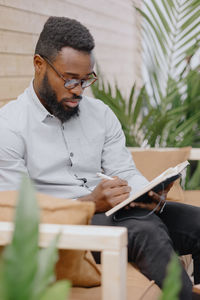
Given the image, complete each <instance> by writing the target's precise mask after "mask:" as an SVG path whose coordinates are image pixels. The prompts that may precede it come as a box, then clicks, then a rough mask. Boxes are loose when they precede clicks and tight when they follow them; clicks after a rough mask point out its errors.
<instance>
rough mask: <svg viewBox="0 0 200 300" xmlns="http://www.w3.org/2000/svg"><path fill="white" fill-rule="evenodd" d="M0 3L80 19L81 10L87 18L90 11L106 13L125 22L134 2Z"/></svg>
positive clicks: (5, 0)
mask: <svg viewBox="0 0 200 300" xmlns="http://www.w3.org/2000/svg"><path fill="white" fill-rule="evenodd" d="M139 1H141V0H139ZM139 1H138V2H139ZM55 2H56V4H55ZM0 4H1V5H4V6H7V7H11V8H16V7H17V8H18V9H20V10H24V11H29V12H34V13H37V14H43V15H61V13H62V15H65V16H68V17H74V18H76V17H78V18H79V19H80V17H81V14H80V13H79V12H80V10H81V11H82V12H83V13H84V14H86V16H85V17H84V16H82V17H83V18H85V19H87V20H88V19H90V12H91V13H92V14H96V15H98V16H99V15H101V16H102V15H105V16H107V17H109V18H116V19H119V20H121V21H123V22H125V23H129V22H131V21H132V16H133V10H132V2H131V1H130V0H128V1H127V0H126V1H118V3H117V2H116V0H101V1H93V0H84V1H82V0H79V1H74V0H66V1H60V0H57V1H52V0H40V1H27V0H0ZM87 13H88V16H87ZM82 21H83V19H82Z"/></svg>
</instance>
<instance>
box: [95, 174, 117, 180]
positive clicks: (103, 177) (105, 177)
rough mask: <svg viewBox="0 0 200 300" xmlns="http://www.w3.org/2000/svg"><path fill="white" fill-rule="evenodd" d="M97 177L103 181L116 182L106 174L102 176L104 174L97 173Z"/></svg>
mask: <svg viewBox="0 0 200 300" xmlns="http://www.w3.org/2000/svg"><path fill="white" fill-rule="evenodd" d="M97 176H99V177H100V178H102V179H108V180H114V178H112V177H110V176H107V175H105V174H102V173H97Z"/></svg>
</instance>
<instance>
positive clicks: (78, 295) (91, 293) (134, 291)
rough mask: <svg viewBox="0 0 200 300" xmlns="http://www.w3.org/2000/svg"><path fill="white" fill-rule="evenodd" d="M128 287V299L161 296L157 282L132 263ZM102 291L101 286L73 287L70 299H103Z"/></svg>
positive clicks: (129, 267)
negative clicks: (89, 287) (90, 287)
mask: <svg viewBox="0 0 200 300" xmlns="http://www.w3.org/2000/svg"><path fill="white" fill-rule="evenodd" d="M110 280H112V278H111V279H110ZM126 289H127V300H133V299H134V300H158V299H160V296H161V290H160V288H159V287H158V286H157V285H156V284H155V282H154V281H153V280H152V281H150V280H149V279H148V278H147V277H145V276H144V275H143V274H142V273H141V272H140V271H138V269H137V268H135V267H134V266H133V265H131V264H130V263H128V265H127V280H126ZM101 292H102V291H101V287H95V288H92V289H83V288H78V287H76V288H72V289H71V291H70V295H69V300H77V299H81V300H88V299H95V300H101V299H102V297H101Z"/></svg>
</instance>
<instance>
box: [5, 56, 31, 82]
mask: <svg viewBox="0 0 200 300" xmlns="http://www.w3.org/2000/svg"><path fill="white" fill-rule="evenodd" d="M0 66H1V68H0V77H2V76H4V77H8V76H12V77H14V76H16V77H17V76H24V77H25V76H29V77H30V76H33V57H32V56H24V55H9V54H1V53H0Z"/></svg>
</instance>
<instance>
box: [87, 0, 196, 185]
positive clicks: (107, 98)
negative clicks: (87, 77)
mask: <svg viewBox="0 0 200 300" xmlns="http://www.w3.org/2000/svg"><path fill="white" fill-rule="evenodd" d="M136 9H137V11H138V13H139V14H140V15H141V16H142V39H143V46H144V56H143V61H144V67H145V70H146V72H145V74H146V75H145V85H144V86H143V87H142V89H141V90H139V91H138V90H136V87H135V85H134V86H133V88H132V90H131V91H130V97H129V99H125V98H124V97H123V96H122V95H121V93H120V90H119V88H118V86H117V85H116V86H115V88H114V89H113V90H112V91H111V87H110V85H109V83H107V84H105V83H104V84H101V82H100V83H98V84H96V85H94V86H93V87H92V91H93V94H94V96H95V97H97V98H100V99H101V100H103V101H104V102H105V103H106V104H107V105H109V106H110V108H111V109H112V110H113V111H114V112H115V114H116V115H117V117H118V118H119V120H120V122H121V124H122V128H123V130H124V133H125V136H126V142H127V146H146V145H148V146H151V147H183V146H192V147H200V130H199V129H200V84H199V82H200V72H199V65H197V66H195V67H193V68H192V63H191V62H192V60H193V58H194V57H195V54H196V52H197V49H198V48H199V46H200V39H199V31H200V30H199V29H200V28H199V27H200V2H199V1H198V0H187V1H186V0H173V1H172V0H166V1H165V0H162V1H160V2H159V5H158V1H156V0H151V1H149V0H144V1H143V7H142V9H141V8H138V7H136ZM100 78H101V75H100ZM199 169H200V164H199V165H198V166H197V167H196V171H195V170H194V169H193V174H192V178H191V179H190V180H188V181H187V182H186V187H187V188H191V187H193V188H194V187H195V188H198V187H199V182H200V181H199V180H200V175H199ZM188 178H189V177H188Z"/></svg>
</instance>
